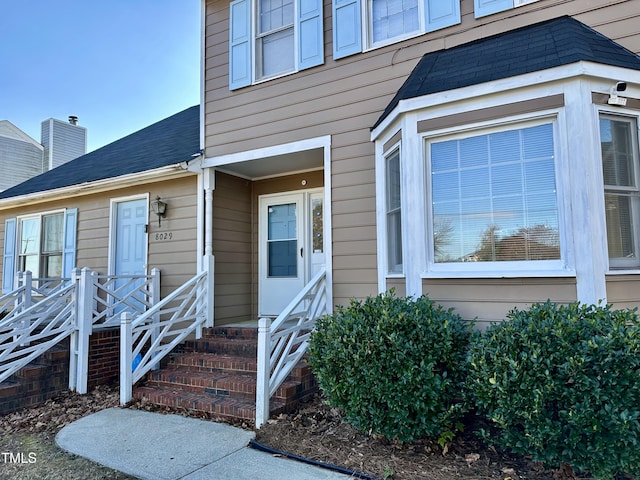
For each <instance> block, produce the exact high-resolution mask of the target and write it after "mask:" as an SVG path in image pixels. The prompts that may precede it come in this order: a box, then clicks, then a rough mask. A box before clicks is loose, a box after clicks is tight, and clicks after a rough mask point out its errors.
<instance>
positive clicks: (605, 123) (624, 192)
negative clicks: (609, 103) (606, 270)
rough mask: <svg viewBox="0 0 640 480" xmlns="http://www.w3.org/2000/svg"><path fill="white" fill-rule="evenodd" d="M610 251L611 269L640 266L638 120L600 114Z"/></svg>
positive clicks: (608, 245) (608, 246)
mask: <svg viewBox="0 0 640 480" xmlns="http://www.w3.org/2000/svg"><path fill="white" fill-rule="evenodd" d="M600 148H601V152H602V174H603V179H604V204H605V205H604V206H605V218H606V225H607V249H608V252H609V266H610V267H611V268H638V267H639V266H640V239H639V238H638V237H639V236H638V234H637V233H636V231H637V229H638V225H640V182H639V178H638V175H639V173H638V170H639V158H638V124H637V120H636V118H632V117H623V116H616V115H608V114H601V115H600Z"/></svg>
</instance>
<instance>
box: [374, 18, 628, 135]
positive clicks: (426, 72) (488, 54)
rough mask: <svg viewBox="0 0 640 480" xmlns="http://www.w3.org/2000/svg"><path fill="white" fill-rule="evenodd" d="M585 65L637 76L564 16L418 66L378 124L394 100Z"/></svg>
mask: <svg viewBox="0 0 640 480" xmlns="http://www.w3.org/2000/svg"><path fill="white" fill-rule="evenodd" d="M579 61H590V62H595V63H601V64H604V65H612V66H616V67H623V68H630V69H633V70H640V57H639V56H638V55H636V54H634V53H633V52H631V51H630V50H627V49H626V48H624V47H623V46H621V45H619V44H617V43H616V42H614V41H613V40H611V39H609V38H607V37H605V36H604V35H602V34H601V33H599V32H597V31H595V30H594V29H592V28H591V27H589V26H587V25H585V24H583V23H581V22H579V21H577V20H575V19H574V18H572V17H569V16H563V17H559V18H555V19H552V20H547V21H545V22H541V23H536V24H533V25H528V26H526V27H522V28H518V29H516V30H511V31H508V32H504V33H501V34H498V35H494V36H491V37H487V38H483V39H481V40H476V41H473V42H470V43H466V44H464V45H459V46H457V47H453V48H450V49H446V50H439V51H437V52H432V53H427V54H426V55H424V56H423V57H422V59H421V60H420V61H419V62H418V64H417V65H416V67H415V68H414V69H413V71H412V72H411V74H410V75H409V77H408V78H407V80H406V81H405V82H404V84H403V85H402V87H400V90H398V92H397V93H396V95H395V97H393V99H392V100H391V102H390V103H389V105H387V108H386V109H385V110H384V112H383V113H382V115H381V116H380V118H379V119H378V120H377V121H376V123H375V124H374V125H373V127H371V128H372V129H374V128H375V127H377V126H378V125H379V124H380V123H381V122H382V121H383V120H384V119H385V118H386V117H387V116H388V115H389V114H390V113H391V112H392V111H393V109H394V108H396V106H397V105H398V103H399V102H400V100H406V99H409V98H415V97H421V96H423V95H429V94H432V93H438V92H443V91H447V90H453V89H456V88H462V87H468V86H471V85H477V84H480V83H484V82H491V81H494V80H499V79H503V78H508V77H514V76H516V75H522V74H525V73H531V72H536V71H540V70H545V69H548V68H553V67H559V66H561V65H568V64H571V63H575V62H579Z"/></svg>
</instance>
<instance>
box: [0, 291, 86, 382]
mask: <svg viewBox="0 0 640 480" xmlns="http://www.w3.org/2000/svg"><path fill="white" fill-rule="evenodd" d="M74 293H75V285H74V284H70V285H67V286H66V287H64V288H60V289H58V290H57V291H56V293H55V294H53V295H49V296H48V297H46V298H44V299H43V300H41V301H39V302H38V303H36V304H34V305H32V306H31V307H29V308H27V309H25V310H22V311H21V312H20V313H19V314H18V315H16V316H12V317H5V318H4V319H2V320H0V345H2V349H1V350H0V382H2V381H4V380H6V379H7V378H9V377H10V376H11V375H13V374H14V373H15V372H17V371H18V370H20V369H21V368H22V367H24V366H26V365H28V364H29V362H31V361H33V360H35V359H36V358H38V356H40V355H42V354H43V353H45V352H46V351H47V350H49V349H50V348H51V347H53V346H54V345H56V344H58V343H59V342H60V341H62V340H64V339H65V338H66V337H68V336H70V335H71V334H72V333H73V332H74V330H75V328H76V325H75V318H76V316H75V311H74V308H75V305H74V302H73V301H72V299H73V295H74Z"/></svg>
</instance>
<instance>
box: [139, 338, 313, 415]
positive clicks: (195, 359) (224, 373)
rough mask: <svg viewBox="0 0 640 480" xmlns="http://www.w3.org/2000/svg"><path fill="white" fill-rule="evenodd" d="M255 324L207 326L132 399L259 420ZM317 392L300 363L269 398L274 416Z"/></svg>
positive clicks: (157, 371) (176, 353)
mask: <svg viewBox="0 0 640 480" xmlns="http://www.w3.org/2000/svg"><path fill="white" fill-rule="evenodd" d="M257 342H258V336H257V328H239V327H233V328H231V327H217V328H213V329H207V330H206V332H205V333H204V334H203V337H202V338H201V339H200V340H191V341H187V342H185V343H184V344H183V345H182V346H181V347H180V348H179V349H176V351H174V353H172V354H171V355H169V357H168V358H167V359H165V361H163V362H162V364H161V368H160V369H159V370H156V371H152V372H150V373H149V374H148V376H147V379H146V381H145V383H144V384H143V385H142V386H139V387H135V388H134V390H133V397H134V398H136V399H139V400H144V401H147V402H150V403H153V404H156V405H161V406H169V407H174V408H184V409H188V410H195V411H199V412H206V413H207V414H211V415H213V416H218V417H225V418H240V419H244V420H249V421H253V420H254V419H255V398H256V371H257V366H256V364H257V360H256V356H257ZM316 391H317V384H316V382H315V379H314V377H313V375H312V373H311V369H310V368H309V366H308V365H307V364H306V362H304V361H302V362H300V363H299V364H298V365H297V366H296V367H295V368H294V369H293V371H292V372H291V374H290V375H289V377H287V379H286V380H285V382H283V384H282V385H281V386H280V388H278V390H277V391H276V393H275V395H274V396H273V397H271V403H270V407H271V414H272V415H273V414H277V413H281V412H285V411H291V410H292V409H294V408H295V407H296V406H297V405H298V404H299V403H300V402H301V401H305V400H307V399H309V398H310V397H311V396H312V395H313V394H314V393H315V392H316Z"/></svg>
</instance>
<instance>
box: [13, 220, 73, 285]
mask: <svg viewBox="0 0 640 480" xmlns="http://www.w3.org/2000/svg"><path fill="white" fill-rule="evenodd" d="M63 221H64V213H63V212H59V213H51V214H47V215H42V216H37V217H27V218H20V219H19V226H18V271H21V272H26V271H30V272H31V273H32V274H33V276H34V277H42V278H53V277H61V276H62V244H63V241H62V240H63V239H62V236H63V226H64V225H63Z"/></svg>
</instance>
